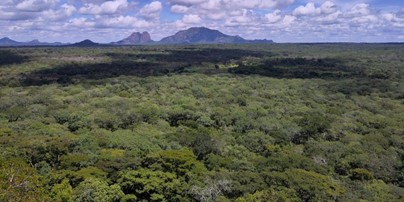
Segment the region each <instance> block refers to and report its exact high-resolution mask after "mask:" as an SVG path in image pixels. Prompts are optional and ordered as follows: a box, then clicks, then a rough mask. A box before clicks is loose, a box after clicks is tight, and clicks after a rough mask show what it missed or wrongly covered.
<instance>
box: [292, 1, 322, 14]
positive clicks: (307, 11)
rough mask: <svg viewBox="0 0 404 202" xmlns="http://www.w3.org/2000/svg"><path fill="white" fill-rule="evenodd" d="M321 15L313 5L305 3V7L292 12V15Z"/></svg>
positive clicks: (319, 10)
mask: <svg viewBox="0 0 404 202" xmlns="http://www.w3.org/2000/svg"><path fill="white" fill-rule="evenodd" d="M320 13H321V9H320V8H316V6H315V5H314V3H311V2H310V3H307V4H306V6H299V7H297V8H296V9H295V10H294V11H293V15H297V16H299V15H318V14H320Z"/></svg>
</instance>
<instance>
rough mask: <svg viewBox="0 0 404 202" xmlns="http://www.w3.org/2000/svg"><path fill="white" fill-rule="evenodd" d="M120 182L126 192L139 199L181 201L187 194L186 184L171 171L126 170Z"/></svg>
mask: <svg viewBox="0 0 404 202" xmlns="http://www.w3.org/2000/svg"><path fill="white" fill-rule="evenodd" d="M118 183H119V185H120V186H121V187H122V190H123V191H124V193H125V194H127V195H128V194H131V195H135V196H136V198H137V199H139V200H147V201H181V200H185V199H186V195H187V193H186V188H187V187H186V185H185V184H184V183H183V182H181V181H180V179H178V178H177V176H176V175H175V174H174V173H170V172H162V171H152V170H147V169H139V170H131V171H126V172H124V173H122V175H121V176H120V178H119V179H118ZM131 198H133V197H131Z"/></svg>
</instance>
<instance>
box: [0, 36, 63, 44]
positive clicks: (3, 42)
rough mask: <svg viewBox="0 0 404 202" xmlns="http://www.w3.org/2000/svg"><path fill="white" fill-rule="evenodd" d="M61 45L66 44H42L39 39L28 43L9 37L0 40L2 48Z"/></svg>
mask: <svg viewBox="0 0 404 202" xmlns="http://www.w3.org/2000/svg"><path fill="white" fill-rule="evenodd" d="M60 45H64V44H62V43H59V42H55V43H47V42H40V41H39V40H37V39H35V40H32V41H28V42H18V41H14V40H12V39H10V38H8V37H4V38H2V39H0V46H60Z"/></svg>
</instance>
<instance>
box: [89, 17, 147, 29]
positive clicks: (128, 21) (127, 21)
mask: <svg viewBox="0 0 404 202" xmlns="http://www.w3.org/2000/svg"><path fill="white" fill-rule="evenodd" d="M152 25H153V23H151V22H148V21H146V20H142V19H138V18H136V17H133V16H118V17H113V18H104V19H102V20H100V21H99V22H97V25H96V26H97V27H104V28H130V27H132V28H133V27H136V28H139V27H141V28H145V27H150V26H152Z"/></svg>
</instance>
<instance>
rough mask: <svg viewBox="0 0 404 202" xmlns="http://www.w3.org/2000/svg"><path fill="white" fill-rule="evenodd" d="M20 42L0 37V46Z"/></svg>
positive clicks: (18, 43) (15, 44)
mask: <svg viewBox="0 0 404 202" xmlns="http://www.w3.org/2000/svg"><path fill="white" fill-rule="evenodd" d="M20 44H21V43H20V42H17V41H14V40H12V39H10V38H8V37H4V38H2V39H0V46H17V45H20Z"/></svg>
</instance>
